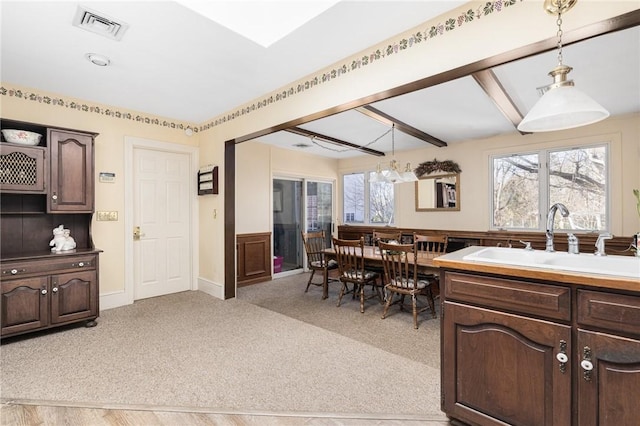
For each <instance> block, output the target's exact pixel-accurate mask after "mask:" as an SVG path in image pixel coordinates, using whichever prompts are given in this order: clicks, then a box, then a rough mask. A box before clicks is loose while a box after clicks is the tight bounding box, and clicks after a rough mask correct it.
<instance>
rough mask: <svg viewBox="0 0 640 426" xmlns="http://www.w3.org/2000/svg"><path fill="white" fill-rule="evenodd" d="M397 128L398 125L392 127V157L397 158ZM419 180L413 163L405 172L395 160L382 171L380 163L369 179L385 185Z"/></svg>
mask: <svg viewBox="0 0 640 426" xmlns="http://www.w3.org/2000/svg"><path fill="white" fill-rule="evenodd" d="M395 128H396V125H395V124H393V125H392V126H391V157H395V156H396V142H395ZM417 180H418V177H417V176H416V174H415V173H414V172H413V170H411V163H407V166H406V167H405V169H404V171H402V172H401V171H400V166H399V165H398V162H397V161H396V159H395V158H393V159H392V160H391V161H390V162H389V168H388V169H386V170H383V169H382V164H381V163H378V165H377V167H376V171H375V173H374V174H373V175H371V177H370V178H369V182H381V183H382V182H384V183H404V182H415V181H417Z"/></svg>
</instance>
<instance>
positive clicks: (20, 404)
mask: <svg viewBox="0 0 640 426" xmlns="http://www.w3.org/2000/svg"><path fill="white" fill-rule="evenodd" d="M442 418H444V415H443V417H442ZM0 424H2V425H3V426H32V425H56V426H57V425H83V426H84V425H90V426H103V425H105V426H113V425H136V426H137V425H144V426H155V425H157V426H174V425H180V426H183V425H199V426H210V425H211V426H214V425H215V426H218V425H225V426H226V425H233V426H236V425H238V426H254V425H255V426H258V425H259V426H263V425H267V426H297V425H311V426H317V425H330V426H361V425H362V426H382V425H384V426H419V425H420V426H446V425H451V423H449V422H448V421H446V420H442V419H418V418H416V419H411V418H407V419H398V418H392V417H388V418H384V417H381V418H362V417H355V416H354V417H331V416H330V415H328V416H327V415H318V416H313V415H304V416H300V415H297V414H279V415H273V414H270V413H265V414H260V413H218V412H213V411H209V410H197V411H186V410H183V409H178V408H161V409H158V408H154V407H132V408H126V407H87V406H80V405H71V404H69V405H55V404H49V403H47V402H44V401H39V402H38V401H30V402H24V401H2V405H0Z"/></svg>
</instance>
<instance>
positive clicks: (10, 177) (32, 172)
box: [0, 143, 46, 193]
mask: <svg viewBox="0 0 640 426" xmlns="http://www.w3.org/2000/svg"><path fill="white" fill-rule="evenodd" d="M45 151H46V149H45V148H43V147H32V146H20V145H12V144H7V143H3V144H0V191H3V192H18V193H20V192H26V193H44V192H45V190H46V188H45V175H46V170H45Z"/></svg>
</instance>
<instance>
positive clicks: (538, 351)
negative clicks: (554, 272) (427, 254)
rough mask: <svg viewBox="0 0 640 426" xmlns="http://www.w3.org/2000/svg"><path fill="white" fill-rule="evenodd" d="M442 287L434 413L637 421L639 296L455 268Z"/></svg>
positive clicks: (480, 418)
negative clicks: (438, 395)
mask: <svg viewBox="0 0 640 426" xmlns="http://www.w3.org/2000/svg"><path fill="white" fill-rule="evenodd" d="M441 283H444V285H443V287H444V288H443V289H442V294H443V295H444V297H443V301H442V312H443V315H442V318H443V320H442V349H441V350H442V353H441V354H442V370H441V374H442V380H441V383H442V386H441V387H442V410H443V411H444V412H445V413H446V414H447V415H448V416H449V417H450V418H452V419H454V420H457V421H461V422H464V423H467V424H470V425H505V424H509V425H523V426H527V425H530V426H540V425H558V426H560V425H562V426H565V425H567V426H570V425H573V426H578V425H579V426H596V425H599V426H605V425H607V426H608V425H611V426H613V425H615V426H637V425H638V424H639V423H638V419H640V404H639V403H638V401H640V295H638V294H634V293H629V292H626V293H625V292H616V291H610V290H597V291H596V290H591V289H590V288H589V289H586V288H581V287H580V286H576V285H569V284H567V285H563V284H561V283H540V282H529V281H526V280H521V279H511V278H510V277H503V278H501V277H496V276H483V275H475V274H468V273H462V272H457V271H443V272H442V276H441ZM441 285H442V284H441Z"/></svg>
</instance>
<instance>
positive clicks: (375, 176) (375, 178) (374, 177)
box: [369, 163, 388, 183]
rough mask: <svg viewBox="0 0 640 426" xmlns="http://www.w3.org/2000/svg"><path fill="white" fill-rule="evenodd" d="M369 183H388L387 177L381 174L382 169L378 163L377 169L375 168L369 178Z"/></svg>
mask: <svg viewBox="0 0 640 426" xmlns="http://www.w3.org/2000/svg"><path fill="white" fill-rule="evenodd" d="M369 182H375V183H382V182H388V180H387V177H386V176H385V175H384V173H383V172H382V167H381V166H380V163H378V167H376V171H375V173H373V174H372V175H371V176H370V177H369Z"/></svg>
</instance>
